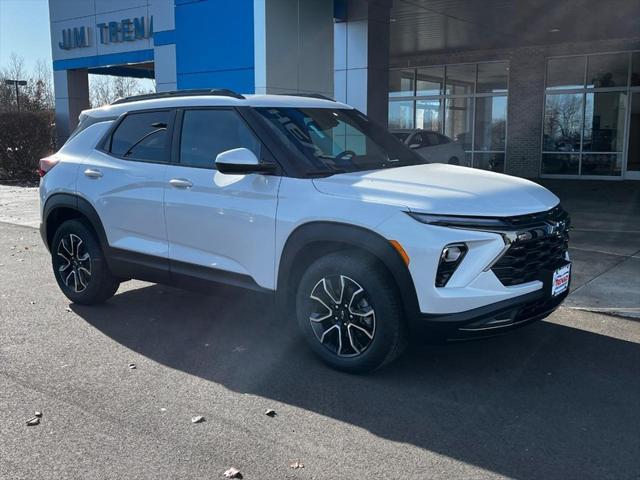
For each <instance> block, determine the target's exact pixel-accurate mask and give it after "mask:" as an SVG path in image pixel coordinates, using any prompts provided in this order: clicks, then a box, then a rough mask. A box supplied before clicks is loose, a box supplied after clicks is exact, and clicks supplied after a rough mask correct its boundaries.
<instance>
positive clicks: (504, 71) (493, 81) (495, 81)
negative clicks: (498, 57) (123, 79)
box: [477, 62, 509, 93]
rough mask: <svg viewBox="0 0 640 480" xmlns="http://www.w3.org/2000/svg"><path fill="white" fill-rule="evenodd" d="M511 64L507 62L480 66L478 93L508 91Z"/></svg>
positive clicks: (480, 64)
mask: <svg viewBox="0 0 640 480" xmlns="http://www.w3.org/2000/svg"><path fill="white" fill-rule="evenodd" d="M508 78H509V64H508V63H506V62H500V63H498V62H493V63H479V64H478V86H477V90H478V93H503V92H506V91H507V82H508Z"/></svg>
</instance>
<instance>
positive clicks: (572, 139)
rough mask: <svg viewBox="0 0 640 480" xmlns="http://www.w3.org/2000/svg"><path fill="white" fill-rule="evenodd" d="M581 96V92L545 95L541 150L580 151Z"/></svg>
mask: <svg viewBox="0 0 640 480" xmlns="http://www.w3.org/2000/svg"><path fill="white" fill-rule="evenodd" d="M582 97H583V94H581V93H568V94H554V95H547V98H546V102H545V109H544V125H543V142H542V149H543V151H545V152H579V151H580V132H581V130H582V115H583V105H582Z"/></svg>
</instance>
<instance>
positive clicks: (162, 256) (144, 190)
mask: <svg viewBox="0 0 640 480" xmlns="http://www.w3.org/2000/svg"><path fill="white" fill-rule="evenodd" d="M174 116H175V111H173V110H154V111H144V112H132V113H129V114H126V115H125V116H124V117H123V118H121V119H120V120H119V121H118V123H117V124H116V126H115V129H114V130H113V132H112V134H111V135H110V137H109V138H108V140H107V141H105V143H104V144H103V145H102V146H101V148H98V149H96V150H94V152H93V153H92V154H91V155H89V156H88V157H87V158H86V159H85V160H84V162H83V165H82V167H81V173H80V175H79V180H78V194H79V195H81V196H83V197H85V199H86V200H88V201H89V202H90V203H91V204H92V205H93V207H94V208H95V210H96V212H97V213H98V215H99V217H100V220H101V221H102V224H103V226H104V230H105V233H106V236H107V240H108V242H109V245H110V247H112V248H114V249H118V250H120V251H121V252H127V253H131V254H133V253H135V254H140V255H141V256H150V257H152V260H151V261H153V258H155V259H158V262H159V264H160V266H162V264H163V262H164V266H165V269H167V267H168V260H167V259H168V251H169V246H168V241H167V231H166V225H165V221H164V205H163V196H164V179H165V174H166V169H167V166H168V163H169V162H170V160H171V129H172V124H173V118H174Z"/></svg>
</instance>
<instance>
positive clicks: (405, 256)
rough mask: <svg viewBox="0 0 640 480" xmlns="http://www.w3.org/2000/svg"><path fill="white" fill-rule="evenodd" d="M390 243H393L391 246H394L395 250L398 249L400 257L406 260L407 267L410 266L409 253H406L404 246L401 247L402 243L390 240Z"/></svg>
mask: <svg viewBox="0 0 640 480" xmlns="http://www.w3.org/2000/svg"><path fill="white" fill-rule="evenodd" d="M389 242H390V243H391V245H393V248H395V249H396V252H398V253H399V254H400V256H401V257H402V260H404V263H406V264H407V266H409V255H407V252H405V251H404V248H402V245H400V242H398V241H397V240H389Z"/></svg>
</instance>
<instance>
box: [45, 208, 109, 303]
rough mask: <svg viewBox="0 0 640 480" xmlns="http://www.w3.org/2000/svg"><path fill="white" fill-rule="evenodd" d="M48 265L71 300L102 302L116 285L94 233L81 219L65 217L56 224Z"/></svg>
mask: <svg viewBox="0 0 640 480" xmlns="http://www.w3.org/2000/svg"><path fill="white" fill-rule="evenodd" d="M51 265H52V267H53V274H54V276H55V277H56V281H57V282H58V286H59V287H60V290H62V293H64V294H65V296H66V297H67V298H68V299H69V300H71V301H72V302H73V303H78V304H82V305H95V304H98V303H102V302H104V301H105V300H108V299H109V298H111V297H112V296H113V295H114V294H115V293H116V291H117V290H118V287H119V286H120V282H119V281H118V280H117V279H116V278H115V277H114V276H113V275H112V274H111V272H110V271H109V267H108V266H107V263H106V261H105V258H104V254H103V252H102V248H101V247H100V243H99V241H98V239H97V237H96V235H95V233H94V232H93V230H92V229H91V227H89V226H88V225H87V224H86V223H85V222H83V221H81V220H68V221H66V222H64V223H63V224H62V225H60V227H58V229H57V230H56V233H55V235H54V236H53V242H52V243H51Z"/></svg>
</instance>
